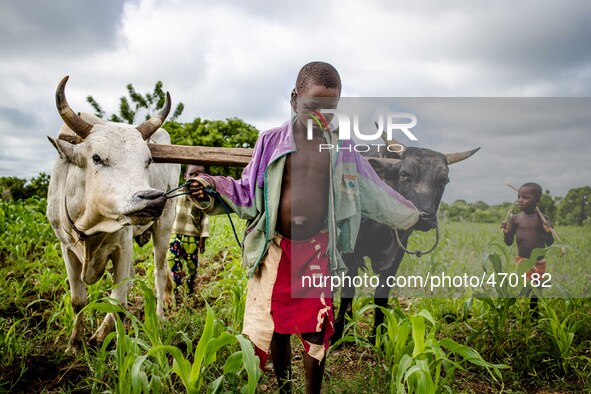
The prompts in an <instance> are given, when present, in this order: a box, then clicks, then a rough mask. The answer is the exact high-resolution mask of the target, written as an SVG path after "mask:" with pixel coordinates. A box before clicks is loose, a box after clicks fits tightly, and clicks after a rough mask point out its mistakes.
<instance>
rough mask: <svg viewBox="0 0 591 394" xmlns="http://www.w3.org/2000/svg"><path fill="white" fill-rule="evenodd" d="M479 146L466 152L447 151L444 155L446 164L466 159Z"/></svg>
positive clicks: (476, 150)
mask: <svg viewBox="0 0 591 394" xmlns="http://www.w3.org/2000/svg"><path fill="white" fill-rule="evenodd" d="M479 149H480V147H478V148H476V149H472V150H468V151H466V152H459V153H448V154H446V155H445V157H446V158H447V164H453V163H457V162H458V161H462V160H466V159H467V158H468V157H470V156H472V155H473V154H474V153H476V152H478V150H479Z"/></svg>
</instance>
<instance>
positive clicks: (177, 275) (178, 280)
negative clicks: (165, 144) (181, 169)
mask: <svg viewBox="0 0 591 394" xmlns="http://www.w3.org/2000/svg"><path fill="white" fill-rule="evenodd" d="M203 172H205V168H204V167H203V166H196V165H189V166H187V170H186V171H185V179H186V180H188V179H191V178H195V177H196V176H198V175H199V174H201V173H203ZM172 234H173V235H172V239H171V242H170V248H169V251H168V266H169V268H170V271H171V274H172V280H173V281H174V283H175V285H176V286H177V287H178V286H181V285H182V283H183V277H184V278H186V283H187V287H188V292H189V294H192V293H193V290H194V286H195V278H196V277H197V267H198V266H199V254H200V253H203V252H204V251H205V241H206V240H207V238H208V237H209V221H208V219H207V215H206V214H205V213H204V212H203V211H202V210H201V209H198V208H197V207H195V205H194V204H193V202H192V200H191V198H190V197H189V196H180V197H178V198H177V204H176V216H175V219H174V224H173V226H172Z"/></svg>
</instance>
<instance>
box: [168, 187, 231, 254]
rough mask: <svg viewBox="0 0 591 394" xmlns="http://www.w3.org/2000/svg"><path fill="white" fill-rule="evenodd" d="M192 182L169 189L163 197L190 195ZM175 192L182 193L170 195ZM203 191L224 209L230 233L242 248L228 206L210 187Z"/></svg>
mask: <svg viewBox="0 0 591 394" xmlns="http://www.w3.org/2000/svg"><path fill="white" fill-rule="evenodd" d="M193 182H194V180H193V179H189V180H188V181H187V182H185V183H183V184H182V185H180V186H178V187H175V188H174V189H170V190H169V191H167V192H166V193H164V196H165V197H166V198H174V197H179V196H183V195H186V194H191V191H190V190H189V186H191V184H192V183H193ZM177 190H182V191H180V192H178V193H176V194H171V193H174V192H176V191H177ZM203 191H204V192H205V194H208V195H210V196H213V197H214V198H217V199H218V201H219V202H220V203H221V204H222V207H224V211H226V215H228V220H230V225H231V226H232V231H233V232H234V237H235V238H236V242H237V243H238V246H240V247H241V248H242V244H240V240H239V239H238V234H237V233H236V228H235V227H234V222H232V218H231V217H230V211H229V209H228V206H227V205H226V203H225V202H224V199H223V198H222V196H221V195H220V193H218V192H217V191H215V190H214V189H213V188H212V187H211V186H206V187H205V188H204V189H203Z"/></svg>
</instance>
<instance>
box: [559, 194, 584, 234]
mask: <svg viewBox="0 0 591 394" xmlns="http://www.w3.org/2000/svg"><path fill="white" fill-rule="evenodd" d="M589 217H591V186H585V187H578V188H575V189H570V190H569V191H568V193H567V194H566V196H565V197H564V198H563V199H562V200H560V202H559V204H558V218H557V219H556V222H558V223H560V224H577V225H579V226H580V225H582V224H583V223H585V222H586V221H587V220H588V218H589Z"/></svg>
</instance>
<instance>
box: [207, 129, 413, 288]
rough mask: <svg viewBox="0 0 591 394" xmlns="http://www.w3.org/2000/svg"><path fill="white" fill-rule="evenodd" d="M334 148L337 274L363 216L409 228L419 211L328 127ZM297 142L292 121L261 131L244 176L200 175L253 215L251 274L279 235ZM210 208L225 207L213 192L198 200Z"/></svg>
mask: <svg viewBox="0 0 591 394" xmlns="http://www.w3.org/2000/svg"><path fill="white" fill-rule="evenodd" d="M324 138H325V139H326V141H327V144H332V145H333V146H334V147H336V146H337V145H338V147H339V149H338V150H337V149H331V150H330V151H329V152H330V159H331V167H330V171H331V180H332V182H331V188H330V195H329V208H328V220H327V224H328V233H329V247H328V251H327V254H328V255H329V257H330V262H331V272H332V274H333V275H335V274H340V273H341V272H344V271H345V270H346V267H345V264H344V262H343V260H342V259H341V255H340V253H348V252H352V251H353V248H354V246H355V241H356V240H357V233H358V231H359V226H360V223H361V218H362V217H366V218H369V219H373V220H375V221H376V222H379V223H383V224H385V225H387V226H389V227H392V228H396V229H402V230H406V229H409V228H410V227H412V226H413V225H414V224H415V223H416V222H417V220H418V218H419V212H418V211H417V209H416V208H415V206H414V205H413V204H412V202H410V201H408V200H406V199H405V198H404V197H402V196H401V195H400V194H399V193H397V192H396V191H394V190H393V189H391V188H390V187H389V186H388V185H386V184H385V183H384V182H383V181H382V180H381V179H380V178H378V176H377V174H376V173H375V171H374V170H373V168H372V167H371V165H370V164H369V162H368V161H367V160H366V159H365V158H364V157H363V156H361V155H360V154H359V153H358V152H356V151H355V150H354V149H353V142H352V141H349V140H341V141H339V140H338V134H337V133H335V132H331V131H325V132H324ZM296 150H297V147H296V145H295V141H294V139H293V135H292V131H291V122H287V123H285V124H283V125H282V126H281V127H277V128H274V129H271V130H267V131H265V132H263V133H261V135H260V136H259V138H258V139H257V142H256V144H255V147H254V152H253V156H252V160H251V161H250V163H249V164H248V165H247V166H246V167H245V169H244V171H243V173H242V177H241V179H238V180H236V179H233V178H230V177H221V176H209V175H206V174H202V175H200V176H199V177H198V179H199V180H200V181H201V182H202V183H204V184H205V185H210V186H212V187H213V188H215V189H216V190H217V191H218V192H219V193H220V195H221V196H222V198H223V199H224V202H225V203H226V204H227V205H228V207H229V208H230V209H232V210H233V211H234V212H236V213H237V214H238V216H240V217H241V218H243V219H246V220H247V221H248V223H247V228H246V231H245V234H244V238H243V264H244V266H245V267H246V271H247V274H248V275H249V277H252V275H253V274H254V272H255V271H256V269H257V267H258V265H259V263H260V262H261V261H262V259H263V257H264V256H265V254H266V253H267V250H268V248H269V243H270V242H272V240H273V238H274V237H275V235H276V233H275V228H276V224H277V219H278V211H279V199H280V197H281V182H282V179H283V169H284V166H285V160H286V156H287V155H288V154H289V153H292V152H295V151H296ZM197 205H198V206H200V207H201V208H202V209H203V210H204V211H205V212H206V213H208V214H214V215H215V214H222V213H225V211H224V209H223V207H222V206H221V204H216V201H215V200H214V198H213V197H211V196H210V200H209V202H205V203H203V202H201V203H199V202H197Z"/></svg>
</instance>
